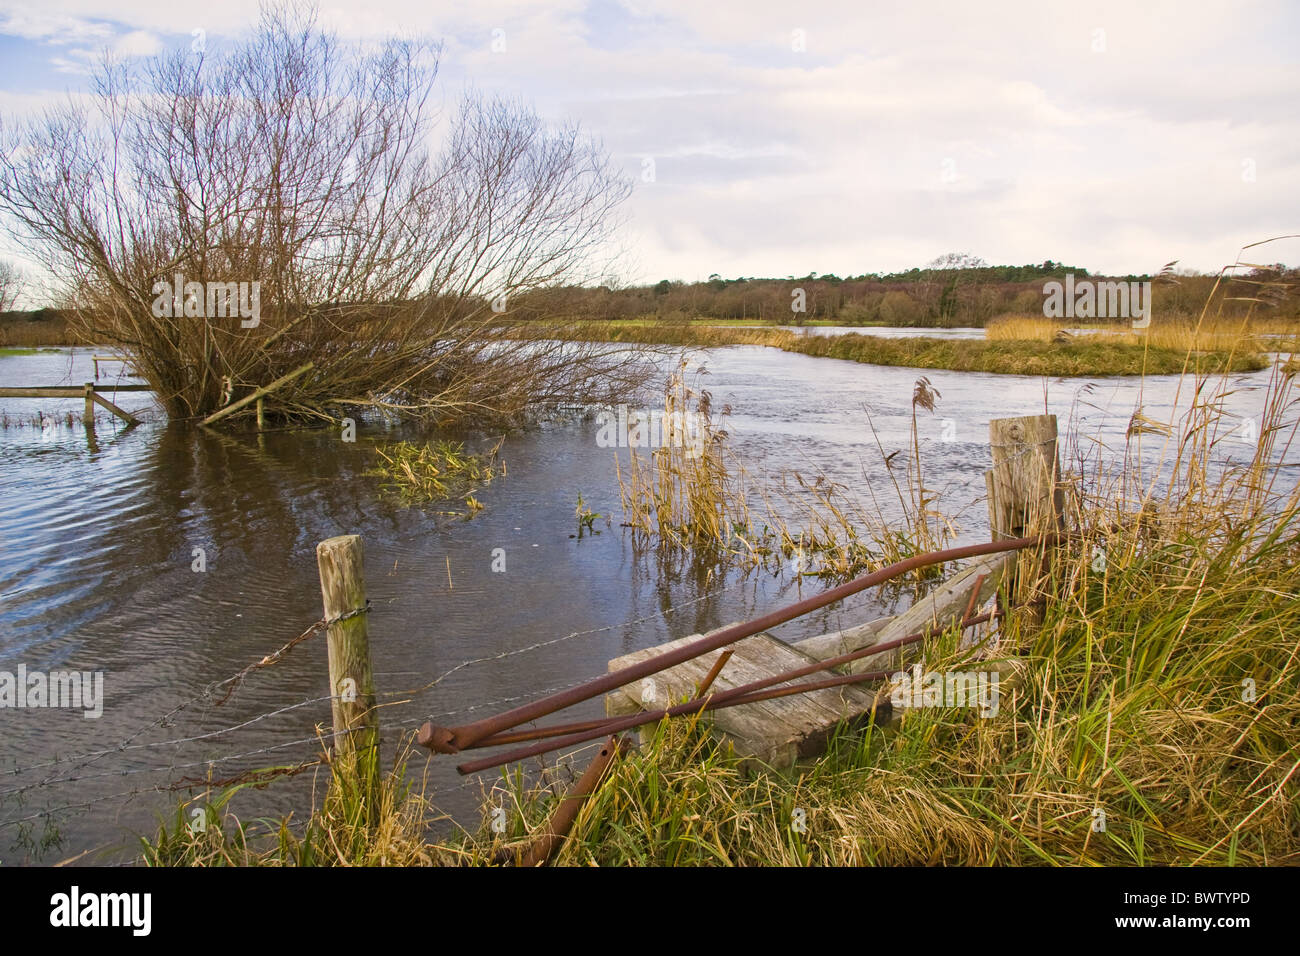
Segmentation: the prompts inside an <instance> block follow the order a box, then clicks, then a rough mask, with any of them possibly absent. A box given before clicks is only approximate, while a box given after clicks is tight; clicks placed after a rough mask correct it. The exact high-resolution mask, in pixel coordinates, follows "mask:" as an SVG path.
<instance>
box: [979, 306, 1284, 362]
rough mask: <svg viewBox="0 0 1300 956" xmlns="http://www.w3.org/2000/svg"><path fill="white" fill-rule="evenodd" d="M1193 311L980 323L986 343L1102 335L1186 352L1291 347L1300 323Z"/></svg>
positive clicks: (1121, 341) (1025, 317)
mask: <svg viewBox="0 0 1300 956" xmlns="http://www.w3.org/2000/svg"><path fill="white" fill-rule="evenodd" d="M1197 318H1198V317H1197V316H1194V315H1180V316H1177V317H1174V318H1169V319H1165V318H1161V319H1159V320H1156V321H1152V323H1151V325H1149V326H1148V327H1147V328H1145V329H1134V328H1133V327H1132V325H1130V324H1128V323H1118V324H1117V323H1114V322H1109V323H1107V322H1089V321H1088V320H1086V319H1080V320H1073V319H1046V318H1043V317H1042V316H1041V315H1005V316H1001V317H1000V318H997V319H994V320H993V321H991V322H990V323H989V324H988V325H987V326H985V328H984V336H985V338H986V339H987V340H988V341H990V342H1057V343H1061V342H1072V341H1077V340H1080V339H1085V338H1086V339H1092V338H1094V337H1103V338H1104V341H1106V342H1108V343H1118V344H1123V345H1129V346H1143V345H1147V346H1150V347H1151V348H1153V349H1160V350H1167V351H1173V352H1179V353H1181V354H1184V355H1185V354H1186V353H1188V352H1232V351H1238V352H1243V351H1244V352H1248V353H1250V352H1254V353H1258V352H1264V351H1277V350H1278V349H1279V348H1286V346H1287V345H1288V344H1290V345H1291V346H1292V347H1293V348H1294V345H1295V342H1296V338H1297V336H1300V326H1297V324H1296V323H1295V322H1290V321H1277V320H1274V321H1268V320H1263V319H1257V318H1256V319H1252V318H1250V317H1242V318H1235V319H1219V320H1216V321H1213V322H1206V323H1198V321H1197Z"/></svg>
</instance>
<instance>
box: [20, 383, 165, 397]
mask: <svg viewBox="0 0 1300 956" xmlns="http://www.w3.org/2000/svg"><path fill="white" fill-rule="evenodd" d="M99 391H105V392H152V391H153V388H152V387H151V386H149V385H112V386H109V387H108V388H104V389H102V390H101V389H98V388H96V392H99ZM85 393H86V387H85V386H84V385H24V386H22V387H9V386H5V387H0V398H81V397H83V396H84V395H85Z"/></svg>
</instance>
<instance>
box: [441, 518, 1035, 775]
mask: <svg viewBox="0 0 1300 956" xmlns="http://www.w3.org/2000/svg"><path fill="white" fill-rule="evenodd" d="M1057 537H1058V536H1056V535H1047V536H1034V537H1029V538H1012V539H1004V540H1002V541H991V542H985V543H982V544H971V545H965V546H963V547H959V548H948V549H946V550H943V551H933V552H930V553H929V554H920V555H916V556H915V557H911V558H908V559H906V560H904V561H898V562H895V563H894V564H891V565H888V566H886V567H884V568H881V569H880V570H878V571H873V572H872V573H870V574H865V575H863V576H862V577H859V578H855V579H854V580H852V581H847V582H845V583H844V584H841V585H839V586H838V587H834V588H831V589H830V590H829V591H824V592H823V593H821V594H818V595H815V596H813V597H810V598H805V599H804V600H802V601H797V602H795V603H794V604H791V605H789V606H787V607H784V608H780V609H779V610H776V611H772V612H770V613H768V614H765V615H763V616H762V617H759V618H755V619H754V620H752V621H747V622H744V623H741V624H736V625H733V626H731V627H727V628H723V629H722V630H721V631H719V632H718V633H717V634H714V635H712V636H711V637H702V638H700V639H699V640H698V641H692V642H691V643H690V644H686V645H684V646H682V647H679V648H676V649H674V650H672V651H668V652H666V653H664V654H660V655H658V656H657V657H652V658H650V659H648V660H645V661H642V662H641V663H639V664H633V665H632V666H631V667H625V668H623V669H622V670H620V671H615V672H614V673H611V674H605V675H604V676H602V677H597V678H594V679H592V680H589V681H587V682H586V683H584V684H579V685H578V686H577V687H571V688H569V689H568V690H566V691H561V692H559V693H557V694H552V695H550V696H549V697H543V698H541V699H540V700H536V701H533V702H532V703H529V704H524V705H522V706H519V707H515V708H513V709H512V710H508V711H506V712H505V713H502V714H497V715H496V716H494V717H485V718H484V719H482V720H478V721H474V722H473V723H469V724H464V725H461V726H459V727H437V726H434V725H433V723H432V722H429V723H426V724H424V725H423V726H422V727H421V728H420V732H419V736H418V738H417V742H418V743H419V744H420V746H422V747H428V748H429V749H430V750H433V751H435V752H437V753H459V752H460V751H462V750H466V749H468V748H470V747H472V746H474V744H476V743H478V742H479V741H481V740H483V739H484V738H486V737H491V736H492V735H493V734H497V733H500V732H502V731H505V730H509V729H510V728H512V727H517V726H518V725H519V724H523V723H527V722H528V721H531V720H536V719H537V718H539V717H545V716H547V715H548V714H553V713H555V712H556V711H557V710H563V709H564V708H566V707H571V706H573V705H574V704H579V703H581V702H582V701H584V700H590V699H591V698H593V697H596V696H598V695H600V694H603V693H605V692H606V691H610V690H613V689H614V688H616V687H621V686H623V685H624V684H630V683H632V682H633V681H636V680H640V679H641V678H643V677H649V676H650V675H651V674H657V673H659V671H662V670H666V669H668V668H669V667H674V666H676V665H677V664H681V663H683V662H684V661H688V660H691V659H692V658H695V657H699V656H700V655H701V654H707V653H708V652H709V651H714V650H717V649H718V648H720V647H726V646H727V645H728V644H734V643H735V642H736V641H739V640H742V639H744V638H746V637H752V636H753V635H755V634H758V633H760V632H762V631H766V630H768V629H769V628H773V627H776V626H777V625H778V624H784V623H786V622H787V621H791V620H793V619H794V618H796V617H800V616H802V615H804V614H807V613H808V612H809V611H815V610H817V609H818V608H822V607H825V606H826V605H828V604H834V603H835V602H836V601H840V600H842V599H844V598H846V597H849V596H850V595H853V594H857V593H858V592H859V591H865V590H866V589H867V588H870V587H874V586H876V585H878V584H882V583H884V582H885V581H889V580H891V579H893V578H896V577H899V576H900V575H903V574H906V573H907V572H909V571H914V570H916V569H917V568H925V567H929V566H930V565H934V564H943V563H946V562H948V561H957V560H961V559H963V558H976V557H980V556H982V555H986V554H1000V553H1002V552H1005V551H1018V550H1020V549H1022V548H1027V547H1031V546H1033V545H1036V544H1040V543H1046V542H1048V541H1050V540H1055V539H1056V538H1057ZM588 739H590V738H588Z"/></svg>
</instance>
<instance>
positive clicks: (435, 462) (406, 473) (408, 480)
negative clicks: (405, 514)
mask: <svg viewBox="0 0 1300 956" xmlns="http://www.w3.org/2000/svg"><path fill="white" fill-rule="evenodd" d="M500 450H501V442H500V441H498V442H497V444H496V445H495V446H494V447H493V448H491V449H490V450H488V451H487V452H484V453H482V454H472V453H469V452H466V451H465V444H464V442H452V441H435V442H432V443H428V444H416V443H414V442H407V441H400V442H395V443H392V444H386V445H378V446H376V447H375V455H376V457H377V458H378V462H377V463H376V465H375V467H374V468H372V469H370V470H369V471H367V472H366V474H368V475H371V476H374V477H377V478H379V479H381V481H380V488H381V489H383V490H385V491H388V492H391V493H394V494H396V495H398V496H399V497H401V498H402V499H403V500H404V501H406V502H408V503H415V502H424V501H442V500H445V499H449V498H464V499H465V504H466V508H467V509H468V511H469V513H471V514H473V513H474V512H477V511H478V510H480V509H481V508H482V507H483V506H482V505H481V504H479V502H478V501H477V499H475V498H474V496H473V495H472V494H471V492H473V491H474V490H475V489H477V488H478V487H480V486H481V485H485V484H487V483H489V482H490V481H492V479H493V478H495V477H496V476H497V475H498V474H505V464H504V463H503V462H501V461H499V457H498V456H499V453H500Z"/></svg>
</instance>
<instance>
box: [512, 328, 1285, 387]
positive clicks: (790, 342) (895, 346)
mask: <svg viewBox="0 0 1300 956" xmlns="http://www.w3.org/2000/svg"><path fill="white" fill-rule="evenodd" d="M526 334H529V335H535V336H538V337H545V336H551V337H559V338H564V339H569V340H574V341H598V342H627V343H630V344H641V345H673V346H682V347H693V348H720V347H723V346H729V345H764V346H769V347H771V348H779V349H781V350H783V351H786V352H796V353H799V354H801V355H811V356H816V357H819V358H837V359H845V360H848V361H852V362H862V363H865V364H869V365H892V366H903V367H906V368H919V369H950V370H952V371H958V372H988V373H992V374H1000V375H1048V376H1053V377H1056V376H1087V375H1142V374H1147V375H1176V374H1178V373H1179V372H1181V371H1183V369H1184V367H1185V365H1186V362H1187V360H1188V352H1187V350H1186V349H1177V348H1171V347H1161V346H1154V345H1148V344H1145V343H1143V342H1141V341H1127V340H1114V339H1112V338H1110V337H1101V336H1079V337H1076V338H1072V339H1068V340H1066V341H1061V342H1057V341H1041V340H1036V339H1018V338H1000V339H992V340H987V339H985V340H981V339H937V338H936V339H932V338H923V337H917V338H882V337H879V336H872V335H860V334H857V333H851V334H848V335H825V336H823V335H799V334H796V333H794V332H790V331H787V330H784V329H727V328H706V327H700V326H693V325H676V324H668V325H662V324H661V325H645V324H636V325H630V324H628V323H625V322H584V323H578V324H574V325H567V326H559V325H557V326H545V327H533V326H530V327H527V332H526ZM1198 361H1199V363H1200V367H1201V368H1203V369H1207V370H1211V371H1224V370H1228V371H1234V372H1246V371H1255V370H1258V369H1262V368H1265V367H1267V364H1268V363H1267V360H1266V359H1265V358H1264V357H1263V356H1262V355H1260V354H1259V353H1257V352H1253V351H1237V352H1232V351H1230V350H1227V349H1217V350H1213V351H1200V352H1197V353H1195V355H1194V356H1193V365H1195V364H1196V363H1197V362H1198Z"/></svg>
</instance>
